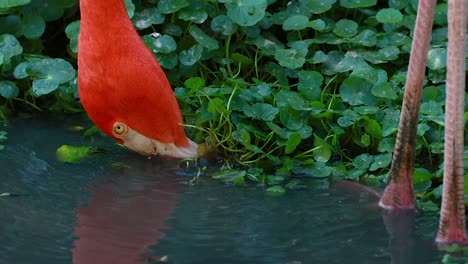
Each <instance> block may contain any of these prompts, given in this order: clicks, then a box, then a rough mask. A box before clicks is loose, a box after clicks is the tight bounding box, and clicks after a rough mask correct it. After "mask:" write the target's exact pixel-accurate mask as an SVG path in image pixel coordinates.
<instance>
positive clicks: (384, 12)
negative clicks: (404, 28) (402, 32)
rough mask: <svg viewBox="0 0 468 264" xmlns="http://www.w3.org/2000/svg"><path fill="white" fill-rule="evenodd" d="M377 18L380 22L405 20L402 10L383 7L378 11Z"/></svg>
mask: <svg viewBox="0 0 468 264" xmlns="http://www.w3.org/2000/svg"><path fill="white" fill-rule="evenodd" d="M375 18H376V19H377V21H379V22H380V23H400V22H401V21H402V20H403V15H402V14H401V12H400V10H397V9H394V8H383V9H380V10H379V12H377V14H376V16H375Z"/></svg>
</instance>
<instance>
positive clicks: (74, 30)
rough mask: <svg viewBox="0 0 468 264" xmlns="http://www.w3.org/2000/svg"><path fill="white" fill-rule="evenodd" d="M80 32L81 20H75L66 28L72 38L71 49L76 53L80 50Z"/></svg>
mask: <svg viewBox="0 0 468 264" xmlns="http://www.w3.org/2000/svg"><path fill="white" fill-rule="evenodd" d="M79 32H80V21H79V20H78V21H74V22H71V23H70V24H68V26H67V27H66V28H65V34H66V35H67V38H68V39H70V49H71V51H73V52H74V53H77V52H78V33H79Z"/></svg>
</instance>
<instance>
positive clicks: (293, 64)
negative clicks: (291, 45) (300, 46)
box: [275, 49, 305, 69]
mask: <svg viewBox="0 0 468 264" xmlns="http://www.w3.org/2000/svg"><path fill="white" fill-rule="evenodd" d="M275 59H277V60H278V62H279V64H280V65H281V66H283V67H286V68H289V69H297V68H300V67H302V65H304V63H305V55H303V54H302V53H301V52H299V51H297V50H295V49H277V50H276V52H275Z"/></svg>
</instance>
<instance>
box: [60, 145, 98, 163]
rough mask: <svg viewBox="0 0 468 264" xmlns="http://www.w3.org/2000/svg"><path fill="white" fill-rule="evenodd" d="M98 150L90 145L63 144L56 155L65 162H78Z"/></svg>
mask: <svg viewBox="0 0 468 264" xmlns="http://www.w3.org/2000/svg"><path fill="white" fill-rule="evenodd" d="M95 152H96V150H95V149H94V148H93V147H89V146H70V145H62V146H61V147H59V148H58V149H57V151H56V152H55V155H56V157H57V160H58V161H60V162H64V163H77V162H80V161H82V160H83V159H85V158H88V157H89V156H90V155H91V154H93V153H95Z"/></svg>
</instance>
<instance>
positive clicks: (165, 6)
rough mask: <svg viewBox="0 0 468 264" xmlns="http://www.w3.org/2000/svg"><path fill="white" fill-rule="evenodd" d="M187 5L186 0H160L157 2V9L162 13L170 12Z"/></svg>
mask: <svg viewBox="0 0 468 264" xmlns="http://www.w3.org/2000/svg"><path fill="white" fill-rule="evenodd" d="M187 6H189V2H188V1H187V0H160V1H159V2H158V9H159V11H160V12H161V13H163V14H172V13H175V12H177V11H179V10H181V9H182V8H184V7H187Z"/></svg>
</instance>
